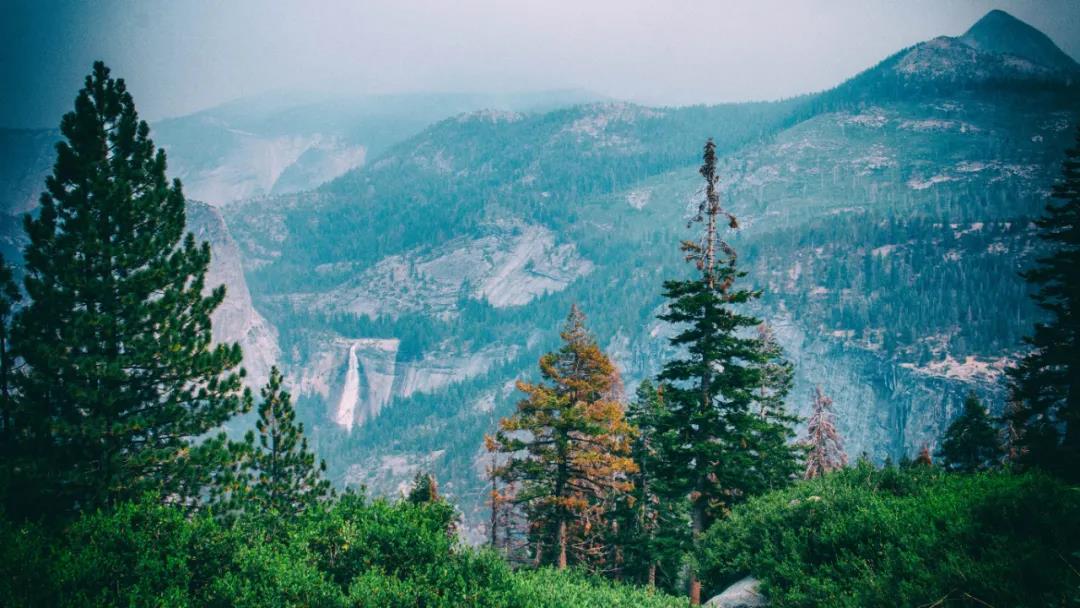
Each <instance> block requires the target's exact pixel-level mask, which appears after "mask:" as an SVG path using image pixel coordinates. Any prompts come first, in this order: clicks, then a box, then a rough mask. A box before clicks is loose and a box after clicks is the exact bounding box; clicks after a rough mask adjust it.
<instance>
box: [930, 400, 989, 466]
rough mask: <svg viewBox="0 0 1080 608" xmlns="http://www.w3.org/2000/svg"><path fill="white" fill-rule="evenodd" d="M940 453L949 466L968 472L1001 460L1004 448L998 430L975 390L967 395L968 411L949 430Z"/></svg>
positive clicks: (946, 432)
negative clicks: (1002, 448)
mask: <svg viewBox="0 0 1080 608" xmlns="http://www.w3.org/2000/svg"><path fill="white" fill-rule="evenodd" d="M938 456H939V457H940V458H941V459H942V463H943V464H944V466H945V468H946V469H949V470H950V471H960V472H964V473H972V472H975V471H982V470H984V469H988V468H990V467H993V466H996V465H997V464H998V462H1000V460H1001V458H1002V450H1001V439H1000V437H999V436H998V431H997V429H995V428H994V426H993V425H992V424H991V421H990V415H989V414H987V412H986V408H985V407H983V404H982V403H980V402H979V398H978V397H977V396H975V394H974V393H971V394H969V395H968V396H967V398H966V399H965V400H964V411H963V412H961V414H960V415H959V416H957V418H956V419H955V420H953V421H952V423H951V424H949V428H948V429H947V430H946V431H945V436H944V437H942V440H941V449H940V450H939V451H938Z"/></svg>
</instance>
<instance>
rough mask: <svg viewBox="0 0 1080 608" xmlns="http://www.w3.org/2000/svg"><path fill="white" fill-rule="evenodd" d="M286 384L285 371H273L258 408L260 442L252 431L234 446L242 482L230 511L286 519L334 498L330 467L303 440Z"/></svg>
mask: <svg viewBox="0 0 1080 608" xmlns="http://www.w3.org/2000/svg"><path fill="white" fill-rule="evenodd" d="M282 381H283V378H282V375H281V372H280V371H279V370H278V368H277V367H276V366H275V367H272V368H271V369H270V379H269V381H267V383H266V386H264V387H263V388H262V391H261V395H262V402H261V403H260V404H259V406H258V413H259V419H258V420H257V421H256V423H255V429H256V430H257V431H258V441H256V437H255V432H254V431H248V433H247V435H246V436H245V437H244V441H243V443H242V444H240V445H238V446H236V445H234V449H235V450H236V452H237V454H238V455H239V456H238V458H236V461H237V463H238V464H237V478H238V479H239V480H240V481H239V483H238V485H237V489H238V491H237V492H235V493H233V495H232V497H231V498H232V499H233V501H234V502H232V503H231V504H230V507H231V508H232V509H236V508H241V509H243V510H245V511H247V512H248V513H251V514H255V515H261V514H265V513H275V514H277V515H278V516H280V517H286V518H287V517H292V516H294V515H296V514H299V513H302V512H304V511H306V510H308V509H310V508H311V507H313V506H314V505H315V504H317V503H318V502H319V501H320V500H323V499H326V498H327V497H330V496H332V495H333V490H332V489H331V487H330V482H329V481H328V480H326V479H324V478H323V474H324V472H325V471H326V462H324V461H319V462H318V464H316V461H315V455H314V454H313V453H312V452H311V451H310V450H309V449H308V442H307V438H306V437H304V425H303V423H297V422H296V410H295V409H294V408H293V404H292V397H291V396H290V395H289V393H288V392H286V391H284V390H282V388H281V384H282Z"/></svg>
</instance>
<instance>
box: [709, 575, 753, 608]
mask: <svg viewBox="0 0 1080 608" xmlns="http://www.w3.org/2000/svg"><path fill="white" fill-rule="evenodd" d="M705 605H706V606H713V608H758V607H760V606H768V605H769V601H768V600H767V599H765V596H764V595H762V594H761V593H760V592H758V580H757V579H756V578H754V577H752V576H748V577H746V578H744V579H742V580H741V581H739V582H737V583H735V584H734V585H732V586H730V587H728V588H727V589H724V592H723V593H721V594H720V595H717V596H716V597H714V598H712V599H711V600H709V601H707V602H705Z"/></svg>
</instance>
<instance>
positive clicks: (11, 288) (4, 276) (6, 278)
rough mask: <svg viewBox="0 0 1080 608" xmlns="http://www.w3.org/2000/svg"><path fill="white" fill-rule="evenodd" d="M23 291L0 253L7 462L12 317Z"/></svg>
mask: <svg viewBox="0 0 1080 608" xmlns="http://www.w3.org/2000/svg"><path fill="white" fill-rule="evenodd" d="M20 300H22V294H21V293H20V292H19V288H18V286H16V285H15V280H14V277H13V275H12V272H11V266H10V265H8V263H7V260H5V259H4V256H3V255H0V458H2V459H3V460H4V462H5V463H7V462H8V461H9V460H8V459H10V458H11V456H12V455H13V454H12V453H11V448H12V443H13V439H14V438H13V437H12V433H13V432H14V429H13V420H14V408H15V403H14V399H13V396H12V392H11V388H12V387H11V383H12V369H13V365H14V356H13V355H12V352H11V317H12V315H13V314H14V313H15V306H16V305H17V304H18V303H19V301H20Z"/></svg>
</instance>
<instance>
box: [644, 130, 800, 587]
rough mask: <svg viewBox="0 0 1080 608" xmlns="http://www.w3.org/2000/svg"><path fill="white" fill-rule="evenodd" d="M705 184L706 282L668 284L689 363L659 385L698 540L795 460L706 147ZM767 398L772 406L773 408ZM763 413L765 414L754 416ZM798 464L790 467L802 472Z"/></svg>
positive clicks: (671, 468) (698, 260)
mask: <svg viewBox="0 0 1080 608" xmlns="http://www.w3.org/2000/svg"><path fill="white" fill-rule="evenodd" d="M703 161H704V162H703V164H702V167H701V171H700V173H701V175H702V177H704V178H705V198H704V199H703V200H702V202H701V204H700V205H699V208H698V214H697V217H695V218H694V220H692V221H697V222H703V223H704V225H705V230H704V234H703V236H702V238H701V240H700V241H699V242H684V243H683V245H682V249H683V251H684V252H685V253H686V259H687V261H692V262H694V263H695V266H696V268H697V271H698V273H699V274H698V275H697V276H695V277H693V278H690V279H686V280H681V281H667V282H665V283H664V295H665V297H666V298H668V301H669V303H668V311H667V312H666V313H664V314H662V315H660V317H659V318H660V319H661V320H664V321H667V322H669V323H672V324H675V325H676V326H679V327H680V328H681V330H680V332H679V333H678V334H677V335H676V336H674V337H673V338H672V339H671V344H672V346H674V347H675V348H676V349H678V350H679V351H682V352H684V353H685V355H683V356H682V357H681V358H678V359H675V360H672V361H669V362H667V363H666V364H665V365H664V368H663V371H662V372H661V373H660V376H659V379H660V381H661V382H662V383H663V384H664V394H665V399H666V403H667V406H668V409H669V411H670V412H671V416H670V417H669V419H670V421H671V422H672V426H671V428H670V429H667V430H666V432H665V433H662V435H663V436H664V438H665V441H664V448H663V453H664V457H663V460H664V461H665V467H666V471H665V474H666V478H667V479H668V482H669V484H670V487H671V488H672V490H671V491H673V492H675V493H676V494H681V495H683V496H689V499H690V513H691V529H692V533H693V538H694V540H695V542H696V540H697V538H698V537H699V536H700V535H701V534H702V533H703V532H704V531H705V529H706V528H708V526H709V524H711V523H712V521H714V520H715V519H716V518H718V517H721V516H723V515H724V514H725V513H726V512H727V510H728V509H730V508H731V506H732V505H734V504H735V503H737V502H739V501H742V500H745V499H746V498H747V496H748V495H750V494H752V493H754V492H756V491H759V490H760V489H761V488H763V487H767V486H769V485H771V482H769V481H766V480H767V478H769V477H771V475H772V473H773V472H774V471H775V470H777V469H778V467H779V464H780V463H782V462H784V461H785V459H792V461H793V460H794V453H793V452H792V451H791V450H790V449H789V448H788V446H783V448H782V449H781V453H775V452H774V451H773V450H774V449H776V448H778V447H779V446H777V445H776V442H775V441H774V440H773V439H774V437H775V436H776V435H777V434H780V435H783V434H785V433H786V434H788V435H789V436H790V432H791V431H790V429H788V430H784V429H777V428H776V425H780V426H784V424H785V423H784V421H782V420H780V419H778V418H776V417H775V415H774V416H773V418H772V419H770V418H769V417H763V416H762V415H761V412H762V409H761V408H762V407H763V404H762V403H759V402H761V401H762V397H761V393H760V390H761V389H762V387H763V386H766V384H767V382H766V381H765V380H764V378H763V377H764V375H765V372H766V369H767V367H766V366H767V365H768V364H769V363H770V361H772V360H774V359H775V353H772V354H770V353H767V352H766V351H765V349H764V345H763V344H762V341H761V340H760V339H758V338H755V337H753V336H748V335H746V333H747V332H748V331H749V330H750V329H751V328H753V327H756V326H757V325H759V324H760V321H759V320H758V319H755V318H754V317H752V316H749V315H747V314H744V313H742V312H739V311H738V308H739V307H741V306H743V305H745V304H747V303H748V302H750V301H751V300H754V299H756V298H758V297H760V295H761V294H760V292H756V291H750V290H747V289H738V288H736V287H735V281H736V280H737V279H739V278H742V277H744V276H745V272H742V271H740V270H738V269H737V267H736V261H737V256H736V254H735V251H734V250H733V249H732V248H731V247H730V246H729V245H728V244H727V243H726V242H725V241H724V240H723V239H721V238H720V236H719V232H720V230H721V225H720V222H721V220H722V219H725V218H726V220H727V225H728V227H729V228H732V229H735V228H737V227H738V224H737V222H736V220H735V218H734V216H732V215H731V214H730V213H728V212H726V211H724V209H723V208H722V207H721V205H720V197H719V193H718V191H717V185H718V182H719V178H718V176H717V174H716V147H715V145H714V144H713V142H712V140H709V141H708V143H707V144H706V145H705V153H704V156H703ZM767 400H768V398H767V397H766V399H765V401H767ZM755 405H757V407H755ZM794 466H795V465H793V464H791V462H789V463H788V465H786V466H785V467H779V468H788V469H790V470H794ZM690 597H691V601H692V602H693V603H694V604H699V603H700V601H701V585H700V583H699V581H698V580H697V577H696V575H695V574H693V573H692V576H691V581H690Z"/></svg>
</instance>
